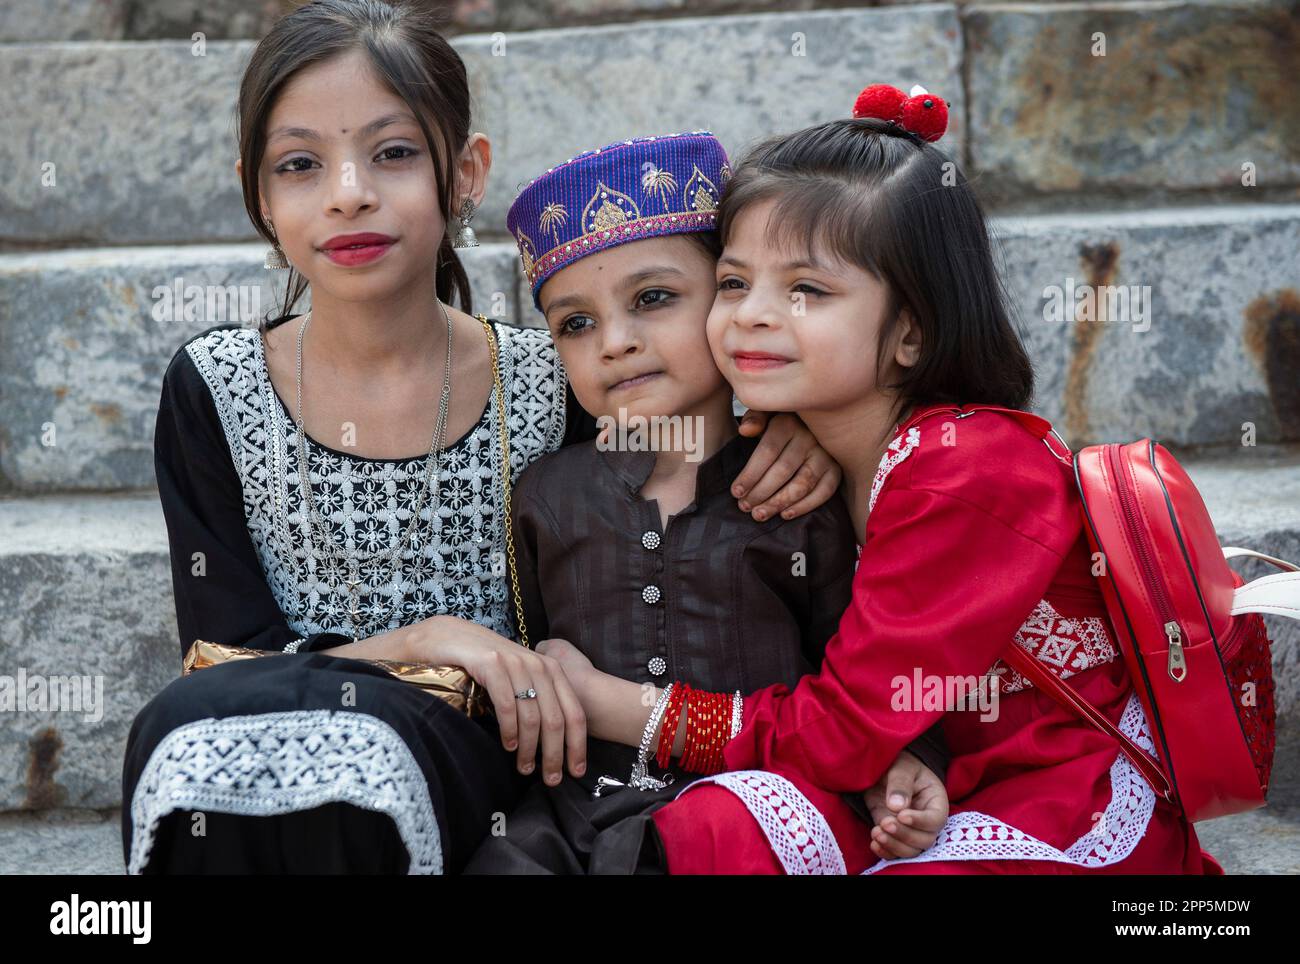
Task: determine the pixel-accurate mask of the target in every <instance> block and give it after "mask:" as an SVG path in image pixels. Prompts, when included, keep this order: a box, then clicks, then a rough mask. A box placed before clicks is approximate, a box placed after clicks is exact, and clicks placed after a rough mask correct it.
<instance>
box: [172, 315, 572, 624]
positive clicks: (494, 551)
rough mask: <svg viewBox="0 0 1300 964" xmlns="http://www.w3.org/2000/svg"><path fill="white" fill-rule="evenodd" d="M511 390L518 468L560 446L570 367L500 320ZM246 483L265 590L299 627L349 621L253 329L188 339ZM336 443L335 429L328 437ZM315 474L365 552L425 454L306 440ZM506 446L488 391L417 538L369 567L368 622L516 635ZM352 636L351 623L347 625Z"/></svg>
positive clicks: (403, 519)
mask: <svg viewBox="0 0 1300 964" xmlns="http://www.w3.org/2000/svg"><path fill="white" fill-rule="evenodd" d="M493 328H494V330H495V332H496V333H497V337H498V342H499V347H500V352H499V354H500V363H501V379H502V384H503V386H504V388H505V392H506V421H507V434H508V436H509V439H510V463H511V464H510V469H511V477H512V480H513V479H515V478H517V477H518V475H519V473H520V472H522V471H523V470H524V469H525V468H526V467H527V466H528V465H530V464H531V463H532V462H533V461H534V460H536V459H537V458H539V457H540V456H542V455H544V454H546V453H547V452H551V451H555V450H556V449H558V448H559V447H560V443H561V442H562V441H563V438H564V427H565V426H564V419H565V388H566V376H565V373H564V369H563V366H562V365H561V364H560V361H559V356H558V354H557V353H556V351H555V346H554V344H553V343H552V342H551V338H550V334H549V332H547V331H546V330H545V329H531V328H514V327H512V326H510V325H503V324H495V325H494V326H493ZM187 351H188V354H189V356H190V358H191V359H193V361H194V364H195V366H196V367H197V369H198V371H199V372H200V374H201V375H202V377H203V379H204V381H205V382H206V383H207V386H208V390H209V392H210V394H211V395H212V398H213V401H214V403H215V405H216V410H217V414H218V416H219V418H220V420H221V426H222V429H223V431H224V434H225V436H226V442H227V444H228V445H229V447H230V452H231V457H232V459H233V461H234V464H235V467H236V469H237V470H238V473H239V477H240V481H241V484H242V488H243V498H244V514H245V517H246V519H247V523H248V531H249V535H250V537H251V538H252V542H253V546H254V548H255V550H256V552H257V556H258V559H259V561H260V562H261V564H262V569H263V574H264V576H265V578H266V581H267V584H268V585H269V586H270V588H271V592H272V594H273V595H274V597H275V600H276V602H277V603H278V604H279V607H280V611H281V612H283V613H284V615H285V618H286V620H287V622H288V625H289V626H290V628H292V629H293V630H294V632H296V633H298V634H299V635H302V636H308V635H311V634H313V633H320V632H328V631H337V632H344V633H347V630H348V625H349V621H348V618H347V612H348V610H349V609H350V607H351V603H350V600H349V596H348V592H347V588H346V586H345V585H344V584H343V582H342V575H343V574H341V573H335V574H333V575H335V576H337V577H339V578H336V579H335V580H334V581H331V572H330V567H329V566H328V565H326V564H325V563H324V561H323V560H322V559H321V558H320V557H319V556H318V555H317V553H316V552H315V551H312V550H309V548H308V546H309V545H311V541H310V540H309V539H308V519H307V514H306V513H305V512H304V511H302V506H301V505H300V502H301V498H300V495H301V489H300V483H299V478H298V471H299V469H298V450H297V425H296V424H295V423H294V421H293V419H292V418H291V417H290V415H289V413H288V412H286V411H285V410H284V406H283V404H282V403H281V401H280V399H279V398H277V396H276V394H275V390H274V388H273V386H272V385H271V380H270V378H269V377H268V376H267V374H266V363H265V357H264V353H263V346H262V339H261V337H260V335H259V333H258V331H257V330H256V329H253V328H223V329H218V330H216V331H212V332H209V333H208V334H207V335H205V336H204V337H202V338H198V339H195V340H194V341H192V342H190V343H189V345H188V347H187ZM326 442H327V444H328V440H326ZM307 451H308V463H309V465H308V470H309V472H310V476H311V477H310V484H311V488H312V490H313V493H314V495H315V500H316V505H317V507H318V511H319V512H320V514H321V517H322V518H323V519H324V521H325V524H326V525H327V526H328V527H329V528H330V530H331V533H332V535H333V538H334V540H335V542H337V543H340V544H346V545H348V546H350V547H352V548H354V549H355V550H357V551H358V552H359V553H360V554H361V555H363V556H364V555H367V554H370V553H372V552H374V551H376V550H377V549H380V548H382V547H383V546H387V545H391V544H393V543H395V542H396V541H397V540H398V539H399V538H400V535H401V532H402V530H403V529H404V527H405V526H406V524H407V521H408V520H409V519H410V513H411V510H412V508H413V506H414V504H415V501H416V498H417V495H418V492H419V488H420V485H421V484H422V481H423V472H424V459H423V457H421V458H418V459H409V460H401V461H399V460H393V461H389V460H378V459H361V458H352V457H350V456H348V455H346V454H344V453H340V452H335V451H332V450H331V449H327V448H325V447H323V446H321V445H318V444H316V443H314V442H312V441H310V440H309V441H308V443H307ZM501 468H502V466H501V448H500V436H499V428H498V416H497V408H496V403H495V399H494V398H491V397H490V398H489V403H488V405H487V408H486V410H485V413H484V415H483V417H482V418H481V419H480V420H479V422H478V424H477V425H476V426H475V427H474V428H472V429H471V430H470V431H469V433H468V434H467V435H466V437H465V438H463V439H462V440H460V441H459V442H457V443H456V444H455V445H454V446H453V447H451V448H450V449H448V450H447V451H446V452H445V453H444V456H443V462H442V469H441V473H440V474H441V479H442V481H441V486H440V488H441V494H440V499H439V502H438V504H428V503H426V505H425V506H424V508H423V509H422V510H421V524H420V525H419V526H418V527H417V531H416V533H415V535H416V542H417V544H416V545H415V546H413V547H410V548H408V549H407V550H406V551H405V552H404V553H403V555H402V558H401V560H400V562H397V563H395V564H394V565H393V566H392V567H387V568H385V567H376V568H375V570H374V571H370V570H368V569H367V568H366V567H364V566H363V567H362V570H361V577H362V584H361V586H360V590H361V594H360V612H361V617H360V618H362V619H366V618H367V617H370V618H371V620H372V621H371V623H370V630H371V631H372V632H385V631H388V630H392V629H396V628H397V627H399V626H405V625H409V624H411V623H415V622H419V621H420V620H423V619H427V618H429V617H430V616H434V615H439V614H447V615H454V616H460V617H462V618H464V619H468V620H471V621H473V622H477V623H479V624H480V625H483V626H486V627H487V628H489V629H492V630H494V631H495V632H498V633H500V634H502V635H506V636H509V635H510V634H511V630H510V623H509V620H508V615H507V613H508V608H507V599H508V595H507V590H506V584H505V578H504V574H505V568H504V564H503V562H502V561H503V560H504V559H505V533H504V528H503V525H502V519H501V505H502V501H503V499H502V493H501V481H500V480H501ZM348 635H355V634H353V633H348Z"/></svg>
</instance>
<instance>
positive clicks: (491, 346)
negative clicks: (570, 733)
mask: <svg viewBox="0 0 1300 964" xmlns="http://www.w3.org/2000/svg"><path fill="white" fill-rule="evenodd" d="M474 317H475V318H477V319H478V320H479V324H481V325H482V326H483V330H484V331H485V332H487V339H488V352H489V353H490V354H491V356H492V379H493V381H494V382H495V383H496V388H495V389H494V392H495V394H496V398H497V425H498V427H499V428H500V430H501V456H502V464H501V491H502V492H503V493H504V495H505V499H504V502H505V524H504V526H503V528H504V529H505V531H506V563H507V564H508V565H509V567H510V584H511V588H512V590H513V592H512V595H513V596H514V600H515V621H516V622H518V623H519V643H520V645H522V646H523V647H524V649H528V627H527V626H525V625H524V607H523V603H522V602H521V599H522V596H521V595H520V593H519V573H518V572H517V571H516V568H515V540H514V532H513V531H512V530H513V528H514V526H513V524H512V522H513V520H512V519H511V516H510V433H509V431H508V430H507V426H506V401H505V392H504V390H503V389H502V388H501V366H500V365H498V364H497V339H496V335H495V334H494V333H493V331H492V325H491V324H490V323H489V322H488V320H487V316H486V315H475V316H474Z"/></svg>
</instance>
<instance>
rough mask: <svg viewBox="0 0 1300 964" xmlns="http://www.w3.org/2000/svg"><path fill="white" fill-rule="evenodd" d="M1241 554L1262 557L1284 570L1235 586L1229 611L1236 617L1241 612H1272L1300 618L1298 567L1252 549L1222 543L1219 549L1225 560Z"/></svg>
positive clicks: (1241, 555) (1253, 557)
mask: <svg viewBox="0 0 1300 964" xmlns="http://www.w3.org/2000/svg"><path fill="white" fill-rule="evenodd" d="M1243 557H1246V558H1251V559H1263V560H1264V561H1265V562H1271V563H1272V564H1273V565H1275V566H1277V567H1278V568H1279V569H1285V570H1287V571H1286V572H1276V573H1274V574H1273V575H1271V576H1262V577H1260V578H1259V579H1255V580H1253V581H1251V582H1248V583H1246V584H1245V585H1244V586H1238V587H1237V590H1236V591H1235V592H1234V593H1233V594H1232V609H1231V610H1229V612H1230V613H1231V614H1232V615H1233V616H1240V615H1241V614H1242V613H1272V614H1273V615H1275V616H1287V617H1289V618H1291V619H1300V566H1297V565H1295V564H1294V563H1290V562H1287V561H1286V560H1285V559H1278V558H1276V557H1274V556H1266V555H1264V554H1263V553H1262V552H1256V551H1255V550H1253V549H1241V548H1238V547H1237V546H1225V547H1224V549H1223V558H1225V559H1239V558H1243Z"/></svg>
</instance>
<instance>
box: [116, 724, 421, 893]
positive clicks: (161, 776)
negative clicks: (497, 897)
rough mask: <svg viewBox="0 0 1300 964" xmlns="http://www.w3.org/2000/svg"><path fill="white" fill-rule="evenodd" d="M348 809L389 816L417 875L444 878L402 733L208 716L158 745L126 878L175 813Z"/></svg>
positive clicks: (134, 811)
mask: <svg viewBox="0 0 1300 964" xmlns="http://www.w3.org/2000/svg"><path fill="white" fill-rule="evenodd" d="M334 802H342V803H350V804H352V805H354V806H357V807H362V808H364V809H366V810H373V811H377V812H379V813H385V814H388V816H390V817H391V818H392V819H393V822H394V823H395V824H396V825H397V831H398V833H399V834H400V835H401V838H402V843H403V844H404V845H405V847H406V851H407V853H408V854H409V856H410V868H409V872H410V873H412V874H440V873H442V837H441V833H440V831H439V830H438V822H437V819H436V817H435V816H434V813H433V803H432V801H431V800H430V798H429V786H428V783H427V782H426V781H425V777H424V773H423V772H422V771H421V770H420V766H419V764H418V763H416V761H415V757H414V756H412V754H411V750H410V748H409V747H408V746H407V745H406V743H405V742H403V741H402V738H401V737H400V736H398V734H397V731H396V730H394V729H393V728H392V727H391V726H389V725H388V724H387V723H385V722H384V721H383V720H380V719H377V718H376V717H373V716H368V715H366V714H364V713H352V712H346V711H335V710H293V711H288V712H283V713H261V714H255V715H251V716H230V717H226V718H224V719H205V720H197V721H195V722H193V723H188V724H186V725H184V726H180V727H177V728H176V729H174V730H172V731H171V732H170V733H168V734H167V736H166V738H165V739H163V740H162V741H160V742H159V744H158V745H157V746H156V747H155V748H154V750H153V753H152V754H151V755H150V757H149V762H148V763H147V764H146V765H145V768H144V772H143V773H142V774H141V776H140V780H139V782H138V783H137V784H136V788H135V795H134V796H133V797H132V800H131V826H132V838H131V859H130V863H129V864H128V867H127V873H130V874H139V873H142V872H143V871H144V867H145V865H146V864H147V863H148V859H149V852H150V851H151V850H152V849H153V843H154V836H155V834H156V832H157V829H158V823H159V822H160V821H161V820H162V819H163V817H165V816H167V814H169V813H171V812H172V811H174V810H198V811H212V812H217V813H233V814H242V815H246V816H258V817H262V816H269V815H272V814H280V813H290V812H294V811H299V810H310V809H311V808H313V807H319V806H321V805H322V804H326V803H334Z"/></svg>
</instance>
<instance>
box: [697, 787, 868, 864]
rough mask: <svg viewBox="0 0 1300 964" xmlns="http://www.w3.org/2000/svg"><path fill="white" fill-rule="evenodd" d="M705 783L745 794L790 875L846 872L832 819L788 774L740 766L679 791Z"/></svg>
mask: <svg viewBox="0 0 1300 964" xmlns="http://www.w3.org/2000/svg"><path fill="white" fill-rule="evenodd" d="M705 783H716V784H718V785H719V786H721V787H725V788H726V789H728V790H730V791H731V792H732V793H734V794H735V795H736V796H738V797H739V798H740V801H741V802H742V803H743V804H744V805H745V808H746V809H747V810H749V812H750V813H751V814H753V815H754V819H755V820H757V821H758V825H759V827H760V828H762V830H763V834H764V836H766V837H767V840H768V843H770V844H771V845H772V850H773V852H774V853H775V854H776V856H777V859H778V860H780V861H781V866H782V867H784V868H785V872H786V873H787V874H799V875H804V874H844V873H846V872H847V871H846V870H845V867H844V855H843V854H842V853H841V852H840V847H839V844H838V843H836V841H835V835H834V834H833V833H832V832H831V828H830V824H828V823H827V822H826V818H825V817H824V816H822V813H821V811H820V810H818V809H817V808H816V807H815V806H813V804H812V801H810V800H809V799H808V798H807V797H805V796H804V795H803V793H802V792H800V790H799V788H798V787H796V786H795V785H794V784H793V783H791V782H790V781H789V780H787V779H786V778H785V777H783V776H781V775H780V774H778V773H771V772H769V771H767V770H735V771H733V772H731V773H718V774H715V775H714V776H711V777H703V778H701V779H699V780H696V781H694V782H693V783H691V784H688V785H687V786H686V787H684V788H683V789H682V791H681V793H679V794H677V796H679V797H680V796H681V795H682V793H685V792H686V791H687V790H691V789H693V788H695V787H698V786H702V785H703V784H705Z"/></svg>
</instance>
